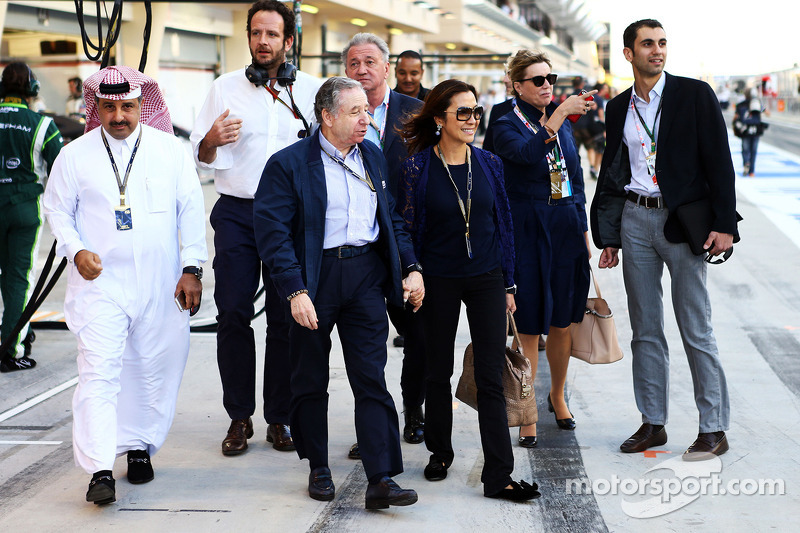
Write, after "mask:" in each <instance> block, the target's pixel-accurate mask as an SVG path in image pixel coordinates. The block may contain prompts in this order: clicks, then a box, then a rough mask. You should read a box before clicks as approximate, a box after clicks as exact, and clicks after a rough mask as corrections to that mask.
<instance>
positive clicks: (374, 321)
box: [290, 251, 403, 478]
mask: <svg viewBox="0 0 800 533" xmlns="http://www.w3.org/2000/svg"><path fill="white" fill-rule="evenodd" d="M386 280H387V272H386V267H385V265H384V264H383V262H382V261H381V259H380V257H379V256H378V254H377V253H376V252H375V251H370V252H367V253H366V254H364V255H360V256H357V257H352V258H348V259H339V258H336V257H327V256H324V257H323V258H322V268H321V272H320V282H319V288H318V290H317V294H316V295H315V297H314V308H315V310H316V313H317V319H318V321H319V322H318V326H319V327H318V329H316V330H313V331H312V330H310V329H308V328H304V327H303V326H300V325H299V324H297V323H296V322H294V321H293V322H292V326H291V333H290V339H291V350H292V392H293V393H294V394H293V396H292V406H291V414H290V422H291V425H292V437H293V439H294V444H295V447H296V448H297V454H298V455H299V456H300V458H301V459H306V458H307V459H308V460H309V466H310V467H311V469H314V468H317V467H319V466H327V464H328V377H329V359H330V351H331V331H332V330H333V327H334V325H335V326H336V328H337V331H338V334H339V340H340V341H341V343H342V352H343V353H344V363H345V369H346V371H347V379H348V380H349V382H350V388H351V389H352V391H353V397H354V399H355V426H356V437H357V439H358V445H359V449H360V450H361V460H362V463H363V465H364V470H365V472H366V474H367V478H370V477H372V476H374V475H376V474H380V473H387V474H388V475H389V476H394V475H397V474H399V473H401V472H402V471H403V457H402V454H401V451H400V432H399V429H398V421H397V412H396V411H395V406H394V400H392V396H391V395H390V394H389V391H388V390H386V379H385V377H384V369H385V367H386V357H387V355H386V340H387V338H388V336H389V321H388V320H387V318H386V303H385V297H384V291H383V288H384V286H385V284H386Z"/></svg>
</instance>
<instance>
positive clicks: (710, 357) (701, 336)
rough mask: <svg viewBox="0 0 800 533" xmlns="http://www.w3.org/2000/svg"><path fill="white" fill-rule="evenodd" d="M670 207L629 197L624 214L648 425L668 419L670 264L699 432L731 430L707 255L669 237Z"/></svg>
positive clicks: (640, 401)
mask: <svg viewBox="0 0 800 533" xmlns="http://www.w3.org/2000/svg"><path fill="white" fill-rule="evenodd" d="M668 213H669V212H668V211H667V210H666V209H652V208H651V209H648V208H646V207H644V206H639V205H636V204H634V203H633V202H625V208H624V210H623V212H622V272H623V277H624V280H625V291H626V292H627V295H628V309H629V312H630V319H631V329H632V330H633V340H632V341H631V351H632V352H633V390H634V395H635V397H636V406H637V407H638V408H639V411H640V412H641V413H642V421H643V422H644V423H647V424H655V425H662V424H666V423H667V406H668V404H669V398H668V396H669V348H668V347H667V339H666V336H665V335H664V304H663V291H662V286H661V277H662V275H663V272H664V264H666V265H667V268H668V269H669V272H670V277H671V282H672V305H673V308H674V310H675V318H676V319H677V322H678V329H679V331H680V334H681V340H682V341H683V348H684V350H685V352H686V357H687V358H688V360H689V369H690V370H691V373H692V381H693V383H694V398H695V403H696V405H697V409H698V411H699V412H700V432H701V433H710V432H713V431H725V430H727V429H728V427H729V423H730V403H729V400H728V386H727V383H726V381H725V373H724V372H723V370H722V365H721V364H720V360H719V353H718V351H717V342H716V339H715V338H714V332H713V329H712V327H711V303H710V301H709V297H708V291H707V290H706V268H707V264H706V263H705V262H704V261H703V256H701V255H694V254H692V252H691V250H690V249H689V246H688V245H687V244H685V243H680V244H674V243H671V242H669V241H667V240H666V238H665V237H664V223H665V222H666V220H667V215H668Z"/></svg>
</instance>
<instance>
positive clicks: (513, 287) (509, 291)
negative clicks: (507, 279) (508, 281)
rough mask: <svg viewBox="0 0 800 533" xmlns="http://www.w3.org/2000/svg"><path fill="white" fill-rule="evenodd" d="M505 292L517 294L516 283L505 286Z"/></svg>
mask: <svg viewBox="0 0 800 533" xmlns="http://www.w3.org/2000/svg"><path fill="white" fill-rule="evenodd" d="M506 294H517V285H516V284H514V285H512V286H510V287H506Z"/></svg>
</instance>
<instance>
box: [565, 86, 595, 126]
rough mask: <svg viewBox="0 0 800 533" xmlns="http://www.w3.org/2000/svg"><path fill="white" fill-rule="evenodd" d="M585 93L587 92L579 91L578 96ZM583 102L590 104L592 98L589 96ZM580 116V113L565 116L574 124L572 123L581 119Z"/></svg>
mask: <svg viewBox="0 0 800 533" xmlns="http://www.w3.org/2000/svg"><path fill="white" fill-rule="evenodd" d="M587 92H588V91H586V90H583V91H581V93H580V94H586V93H587ZM585 100H586V101H587V102H591V101H592V100H594V96H590V97H589V98H586V99H585ZM582 116H583V115H581V114H580V113H577V114H575V115H567V118H568V119H569V120H570V122H572V123H573V124H574V123H576V122H578V119H579V118H581V117H582Z"/></svg>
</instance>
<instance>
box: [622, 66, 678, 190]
mask: <svg viewBox="0 0 800 533" xmlns="http://www.w3.org/2000/svg"><path fill="white" fill-rule="evenodd" d="M666 79H667V77H666V76H664V73H663V72H662V73H661V78H659V80H658V81H657V82H656V84H655V86H653V88H652V89H651V90H650V102H645V101H644V99H642V98H640V97H639V95H637V94H636V89H635V88H634V89H632V90H631V93H632V94H633V101H634V102H635V105H636V109H638V110H639V113H641V115H642V118H643V119H644V121H645V123H646V124H647V127H648V128H649V129H650V131H651V132H652V133H653V134H654V135H655V137H656V140H658V130H659V129H660V126H661V113H659V114H658V117H656V113H657V112H658V106H659V104H660V102H661V95H662V94H663V93H664V83H665V82H666ZM662 112H663V110H662ZM637 124H638V126H639V130H637V129H636V126H637ZM639 131H641V134H642V136H641V139H644V142H645V147H646V148H647V152H648V153H650V136H649V135H647V131H645V129H644V126H642V123H641V121H640V120H639V117H638V116H637V114H636V112H635V111H634V110H633V109H631V104H630V102H628V114H627V115H626V116H625V128H624V129H623V134H622V141H623V142H624V143H625V145H626V146H627V147H628V159H629V160H630V164H631V182H630V184H628V185H626V186H625V190H626V191H632V192H635V193H636V194H641V195H643V196H650V197H659V196H661V189H660V188H659V187H658V184H657V183H654V182H653V175H652V174H650V172H648V171H647V163H646V162H645V156H644V152H643V151H642V141H641V139H640V138H639ZM656 166H658V155H657V154H656Z"/></svg>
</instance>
